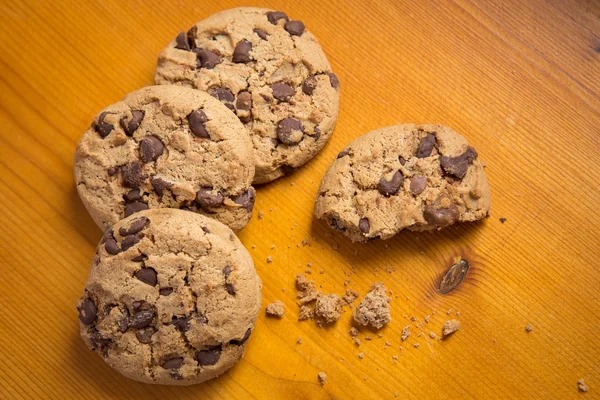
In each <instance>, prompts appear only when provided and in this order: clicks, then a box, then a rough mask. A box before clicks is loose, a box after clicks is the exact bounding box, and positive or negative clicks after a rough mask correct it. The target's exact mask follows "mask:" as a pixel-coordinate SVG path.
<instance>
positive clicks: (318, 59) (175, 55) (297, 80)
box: [155, 7, 339, 183]
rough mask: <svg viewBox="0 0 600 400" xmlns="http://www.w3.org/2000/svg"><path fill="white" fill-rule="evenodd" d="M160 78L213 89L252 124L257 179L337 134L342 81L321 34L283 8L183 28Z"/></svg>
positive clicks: (164, 56) (280, 171)
mask: <svg viewBox="0 0 600 400" xmlns="http://www.w3.org/2000/svg"><path fill="white" fill-rule="evenodd" d="M155 81H156V83H157V84H165V83H167V84H168V83H176V84H179V85H185V86H190V87H193V88H196V89H201V90H205V91H208V92H209V93H210V94H211V95H213V96H214V97H216V98H218V99H219V100H221V101H222V102H223V103H224V104H225V105H226V106H227V107H228V108H229V109H230V110H231V111H232V112H233V113H235V114H236V115H237V116H238V117H239V119H240V120H241V121H242V122H243V123H244V124H245V126H246V128H247V129H248V131H249V132H250V135H251V137H252V144H253V145H254V156H255V163H256V176H255V178H254V183H265V182H270V181H272V180H274V179H277V178H279V177H280V176H282V175H284V174H286V173H289V172H292V171H293V170H294V169H295V168H298V167H300V166H302V165H303V164H304V163H306V162H307V161H309V160H310V159H311V158H313V157H314V156H315V155H316V154H317V153H318V152H319V151H320V150H321V149H322V148H323V146H324V145H325V143H326V142H327V140H329V138H330V137H331V133H332V131H333V127H334V125H335V122H336V119H337V115H338V109H339V81H338V79H337V77H336V75H335V74H333V73H332V72H331V67H330V66H329V62H328V61H327V58H326V57H325V54H324V53H323V50H322V49H321V46H320V45H319V43H318V41H317V39H316V38H315V36H314V35H313V34H312V33H310V32H308V31H307V30H306V29H305V27H304V24H303V23H302V22H301V21H293V20H290V18H288V16H287V15H286V14H285V13H283V12H280V11H271V10H268V9H262V8H252V7H244V8H235V9H231V10H226V11H222V12H220V13H218V14H215V15H212V16H211V17H209V18H207V19H205V20H203V21H201V22H199V23H197V24H196V25H194V26H193V27H192V29H190V30H189V31H188V32H187V33H184V32H181V33H180V34H179V35H178V36H177V38H176V39H175V40H174V41H173V42H171V43H170V44H169V45H168V46H167V47H166V48H165V49H164V50H163V51H162V52H161V53H160V55H159V58H158V66H157V69H156V75H155Z"/></svg>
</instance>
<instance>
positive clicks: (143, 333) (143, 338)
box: [135, 326, 156, 344]
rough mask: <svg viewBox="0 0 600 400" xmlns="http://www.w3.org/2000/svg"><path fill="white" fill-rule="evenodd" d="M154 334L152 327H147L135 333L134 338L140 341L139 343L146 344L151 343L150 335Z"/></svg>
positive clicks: (154, 330)
mask: <svg viewBox="0 0 600 400" xmlns="http://www.w3.org/2000/svg"><path fill="white" fill-rule="evenodd" d="M155 332H156V329H154V327H152V326H149V327H147V328H142V329H140V330H138V331H137V332H136V333H135V337H136V338H137V339H138V340H139V341H140V343H144V344H148V343H150V342H152V335H154V333H155Z"/></svg>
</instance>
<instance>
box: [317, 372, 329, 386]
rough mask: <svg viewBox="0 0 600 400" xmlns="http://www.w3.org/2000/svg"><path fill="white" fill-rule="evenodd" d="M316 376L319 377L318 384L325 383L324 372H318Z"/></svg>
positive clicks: (325, 376)
mask: <svg viewBox="0 0 600 400" xmlns="http://www.w3.org/2000/svg"><path fill="white" fill-rule="evenodd" d="M317 377H318V378H319V384H320V385H321V386H323V385H324V384H325V380H326V379H327V375H326V374H325V372H319V374H318V375H317Z"/></svg>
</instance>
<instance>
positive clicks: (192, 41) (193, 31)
mask: <svg viewBox="0 0 600 400" xmlns="http://www.w3.org/2000/svg"><path fill="white" fill-rule="evenodd" d="M196 36H198V27H197V26H196V25H194V26H192V27H191V28H190V30H189V31H187V39H188V44H189V46H190V50H192V51H193V50H194V49H195V48H196Z"/></svg>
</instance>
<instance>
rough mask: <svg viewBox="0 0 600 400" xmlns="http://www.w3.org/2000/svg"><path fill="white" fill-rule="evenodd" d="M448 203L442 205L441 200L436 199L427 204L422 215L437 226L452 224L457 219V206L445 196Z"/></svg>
mask: <svg viewBox="0 0 600 400" xmlns="http://www.w3.org/2000/svg"><path fill="white" fill-rule="evenodd" d="M446 200H447V202H448V203H449V206H448V207H443V205H442V203H443V200H441V199H437V200H436V201H435V202H434V203H433V204H427V205H426V206H425V211H424V212H423V217H425V221H427V222H428V223H429V224H431V225H435V226H436V227H438V228H443V227H446V226H448V225H452V224H453V223H455V222H456V221H457V220H458V217H459V215H458V208H457V207H456V204H454V202H453V201H452V200H450V199H449V198H447V197H446Z"/></svg>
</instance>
